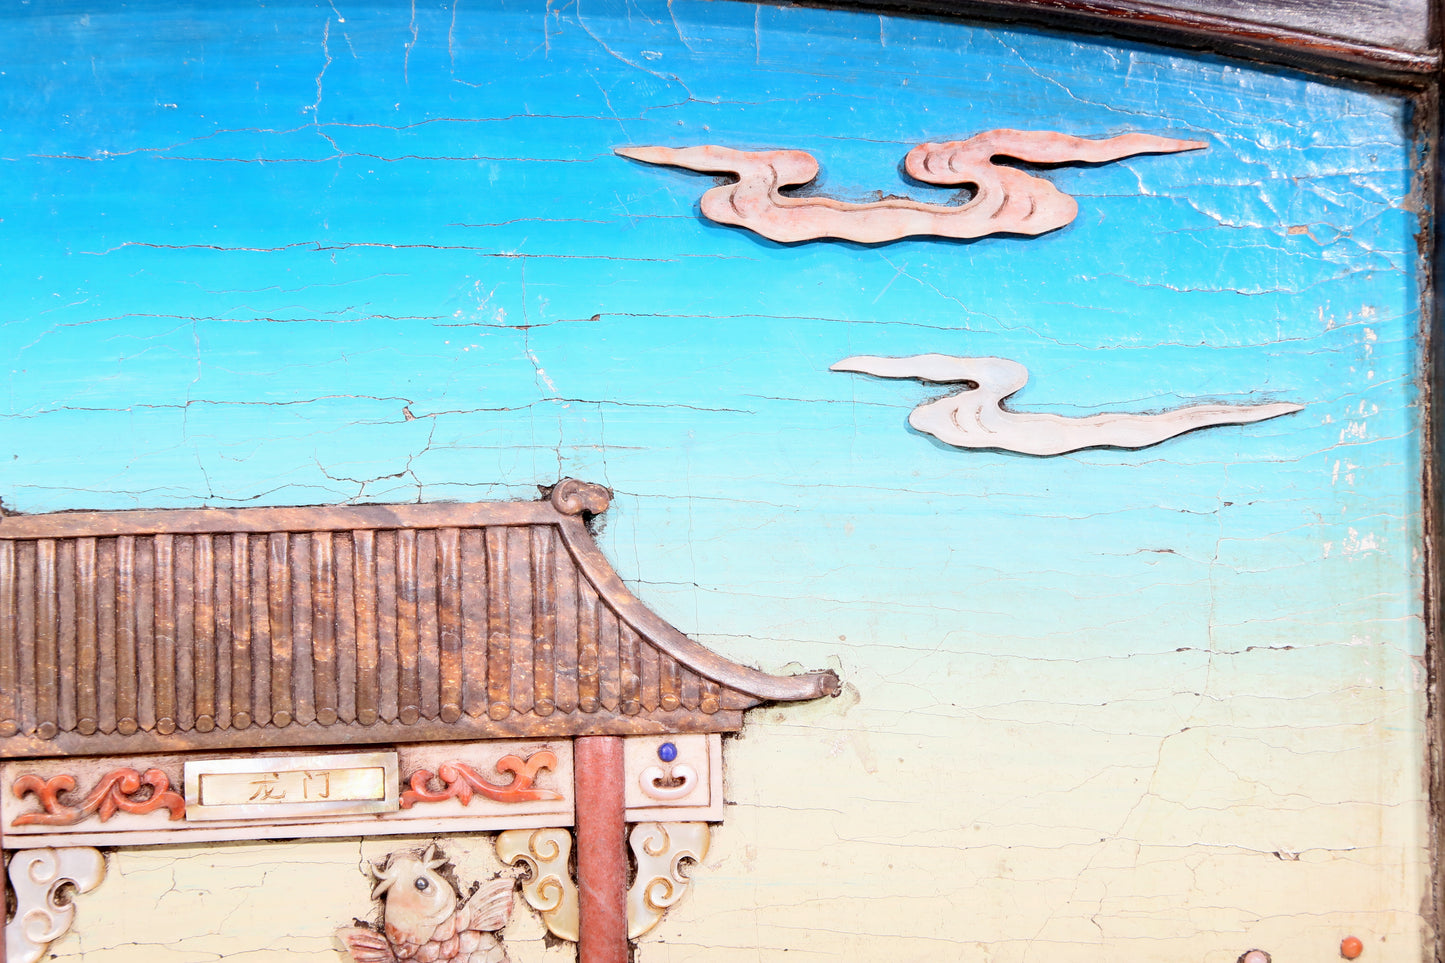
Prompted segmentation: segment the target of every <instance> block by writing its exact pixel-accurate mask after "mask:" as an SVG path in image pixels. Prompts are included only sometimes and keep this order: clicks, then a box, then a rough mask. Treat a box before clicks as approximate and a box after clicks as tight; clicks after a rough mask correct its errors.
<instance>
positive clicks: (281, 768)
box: [185, 752, 399, 821]
mask: <svg viewBox="0 0 1445 963" xmlns="http://www.w3.org/2000/svg"><path fill="white" fill-rule="evenodd" d="M185 772H186V779H185V782H186V819H187V821H190V820H206V819H285V818H288V817H305V816H316V815H343V814H352V813H381V812H392V811H394V810H396V809H397V807H398V802H397V787H398V785H399V779H398V776H397V755H396V753H395V752H353V753H337V754H334V755H318V756H273V757H268V758H262V759H208V760H204V761H200V762H187V763H186V764H185Z"/></svg>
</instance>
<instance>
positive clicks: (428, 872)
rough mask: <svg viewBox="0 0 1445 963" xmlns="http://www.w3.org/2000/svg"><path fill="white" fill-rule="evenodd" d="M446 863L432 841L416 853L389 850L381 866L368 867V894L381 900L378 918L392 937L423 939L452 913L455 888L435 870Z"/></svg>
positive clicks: (455, 901) (397, 939)
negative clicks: (370, 882)
mask: <svg viewBox="0 0 1445 963" xmlns="http://www.w3.org/2000/svg"><path fill="white" fill-rule="evenodd" d="M446 862H447V859H446V857H445V856H442V855H439V854H438V853H437V848H436V845H435V844H433V845H431V846H428V847H427V848H426V851H425V852H424V853H422V855H420V856H418V855H416V854H415V853H393V854H392V855H391V856H390V857H388V858H387V860H386V863H385V864H384V865H382V866H380V867H377V866H372V867H371V875H372V876H373V878H375V880H376V885H375V886H373V887H372V890H371V896H372V898H373V899H380V900H383V901H384V907H385V908H384V911H383V914H382V920H383V922H384V923H385V924H386V933H387V936H388V937H390V938H391V939H392V940H394V941H401V940H405V941H407V942H418V941H424V940H426V939H427V938H429V936H430V934H431V932H432V931H433V930H434V929H435V928H436V927H437V926H440V925H441V924H442V923H444V922H446V920H447V918H448V917H450V916H451V915H452V914H453V913H455V912H456V910H457V903H458V901H459V897H458V895H457V890H456V887H455V886H453V885H452V884H451V882H450V881H449V880H447V878H446V877H444V876H442V875H441V873H440V872H439V870H440V869H441V868H442V867H443V866H445V865H446Z"/></svg>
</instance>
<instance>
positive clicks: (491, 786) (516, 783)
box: [401, 749, 562, 809]
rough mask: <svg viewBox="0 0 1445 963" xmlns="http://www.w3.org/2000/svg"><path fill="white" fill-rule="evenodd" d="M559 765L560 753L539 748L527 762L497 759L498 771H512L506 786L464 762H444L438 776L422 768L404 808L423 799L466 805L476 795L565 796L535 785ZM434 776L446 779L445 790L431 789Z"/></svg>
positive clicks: (500, 798) (511, 798)
mask: <svg viewBox="0 0 1445 963" xmlns="http://www.w3.org/2000/svg"><path fill="white" fill-rule="evenodd" d="M556 768H557V755H556V753H554V752H552V750H550V749H539V750H538V751H536V752H534V753H532V754H531V755H530V756H528V757H527V758H526V760H525V761H524V760H522V759H521V758H519V757H517V756H512V755H506V756H503V757H502V758H500V759H498V760H497V772H510V773H511V774H512V781H511V782H509V783H507V784H506V785H505V786H498V785H496V784H495V783H492V782H488V781H487V780H486V779H483V778H482V775H481V773H479V772H477V771H476V770H475V769H473V768H472V767H471V766H468V765H467V764H466V763H464V762H446V763H442V764H441V765H440V766H438V767H437V771H436V775H435V776H433V775H432V773H431V772H430V771H429V770H426V769H418V770H417V771H416V772H414V773H412V774H411V778H410V779H409V780H408V782H409V783H410V785H411V788H410V789H408V790H406V792H404V793H402V794H401V808H402V809H410V808H411V807H412V806H414V805H415V804H417V803H419V802H442V801H444V800H447V799H456V800H458V801H459V802H460V803H461V804H462V805H463V806H465V805H467V804H469V803H470V802H471V801H472V796H473V795H481V796H485V797H486V798H487V799H491V800H495V801H496V802H533V801H536V800H556V799H561V798H562V794H561V793H557V792H553V791H552V790H550V789H536V788H534V787H533V785H532V784H533V782H535V781H536V779H537V773H538V772H540V771H541V770H543V769H556ZM434 778H435V779H440V780H441V781H442V788H441V789H438V790H433V789H431V787H430V784H431V781H432V779H434Z"/></svg>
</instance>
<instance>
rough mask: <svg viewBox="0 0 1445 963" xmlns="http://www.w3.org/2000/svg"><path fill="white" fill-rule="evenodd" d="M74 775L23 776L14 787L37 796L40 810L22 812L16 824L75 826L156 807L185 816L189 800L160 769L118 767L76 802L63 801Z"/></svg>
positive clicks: (22, 793)
mask: <svg viewBox="0 0 1445 963" xmlns="http://www.w3.org/2000/svg"><path fill="white" fill-rule="evenodd" d="M75 786H76V781H75V777H74V776H71V775H69V774H64V773H63V774H61V775H59V776H52V777H51V778H49V779H42V778H41V777H39V776H35V775H28V774H27V775H24V776H21V777H20V778H19V779H16V780H15V784H14V786H13V787H12V789H13V791H14V793H15V795H16V796H18V797H20V798H24V797H25V796H27V795H34V796H35V798H36V799H38V800H40V806H41V811H39V812H28V813H21V814H20V815H19V816H16V817H15V821H14V825H16V826H29V825H38V826H72V825H74V824H76V823H78V822H81V821H82V820H85V819H87V818H89V817H90V816H99V817H100V821H101V822H105V821H106V820H108V819H110V817H112V816H114V815H115V814H116V813H117V812H127V813H135V814H137V815H144V814H145V813H149V812H155V811H156V810H157V809H166V810H169V811H170V814H171V819H173V820H174V819H183V818H185V815H186V800H185V797H183V796H182V795H181V794H180V793H178V792H175V791H174V790H172V789H171V781H170V777H169V776H167V775H166V774H165V773H164V772H163V771H161V770H160V769H147V770H146V771H145V772H144V773H143V774H142V773H139V772H136V771H135V770H134V769H116V770H114V771H112V772H109V773H106V775H105V776H104V777H102V778H101V780H100V782H98V783H96V785H95V788H93V789H91V791H90V792H89V793H87V794H86V796H85V798H84V799H82V800H81V801H80V802H79V803H78V804H77V805H74V806H71V805H68V804H67V803H65V802H62V801H61V799H60V797H61V796H62V795H64V794H67V793H70V792H71V791H73V790H74V789H75Z"/></svg>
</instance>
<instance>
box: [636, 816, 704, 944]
mask: <svg viewBox="0 0 1445 963" xmlns="http://www.w3.org/2000/svg"><path fill="white" fill-rule="evenodd" d="M628 839H629V841H630V843H631V845H632V855H633V858H634V859H636V860H637V879H636V880H635V881H634V882H633V884H632V888H631V889H629V890H628V891H627V938H628V939H632V940H635V939H637V938H638V937H639V936H641V935H643V934H644V933H646V932H648V931H649V930H651V929H652V928H653V927H654V926H656V925H657V924H658V923H660V922H661V921H662V914H663V913H665V912H667V909H668V907H670V906H672V905H673V904H674V903H676V902H677V901H678V900H680V899H682V897H683V895H684V894H685V893H686V892H687V887H688V884H689V883H691V882H692V880H691V879H689V878H688V877H687V876H685V875H683V872H682V862H683V860H689V859H690V860H692V861H694V862H697V861H698V860H701V859H702V858H703V857H704V856H706V855H707V843H708V826H707V823H638V824H637V825H636V826H634V827H633V829H632V835H631V836H630V837H628Z"/></svg>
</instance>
